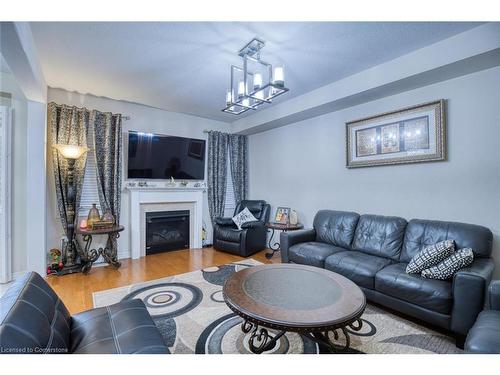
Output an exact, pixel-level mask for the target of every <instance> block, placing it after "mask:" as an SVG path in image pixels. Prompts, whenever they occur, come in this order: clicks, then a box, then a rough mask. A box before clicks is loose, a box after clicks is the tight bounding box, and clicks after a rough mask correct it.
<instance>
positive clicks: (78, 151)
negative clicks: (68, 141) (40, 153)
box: [54, 144, 89, 159]
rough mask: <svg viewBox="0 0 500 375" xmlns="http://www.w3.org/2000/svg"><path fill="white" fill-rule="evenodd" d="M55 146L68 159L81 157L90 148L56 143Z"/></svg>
mask: <svg viewBox="0 0 500 375" xmlns="http://www.w3.org/2000/svg"><path fill="white" fill-rule="evenodd" d="M54 148H55V149H56V150H58V151H59V152H60V153H61V155H62V156H64V157H65V158H66V159H79V158H80V157H81V156H82V155H83V154H84V153H86V152H87V151H88V150H89V149H88V148H87V147H83V146H76V145H65V144H56V145H54Z"/></svg>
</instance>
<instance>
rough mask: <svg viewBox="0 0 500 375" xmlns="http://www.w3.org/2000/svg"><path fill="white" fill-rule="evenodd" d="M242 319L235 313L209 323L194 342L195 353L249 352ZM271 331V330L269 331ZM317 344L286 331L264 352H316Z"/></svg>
mask: <svg viewBox="0 0 500 375" xmlns="http://www.w3.org/2000/svg"><path fill="white" fill-rule="evenodd" d="M242 322H243V320H242V319H241V318H240V317H239V316H237V315H235V314H232V313H231V314H228V315H225V316H223V317H221V318H219V319H217V320H216V321H214V322H213V323H211V324H210V325H209V326H208V327H206V328H205V330H204V331H203V332H202V333H201V335H200V337H199V338H198V341H197V343H196V349H195V353H196V354H251V353H252V352H251V350H250V348H249V346H248V338H249V336H250V334H244V333H242V332H241V323H242ZM271 332H273V331H271ZM319 352H320V351H319V348H318V345H317V344H315V343H314V342H312V341H311V340H308V339H304V338H303V337H302V336H300V335H299V334H296V333H286V334H285V335H283V336H282V337H281V338H280V339H279V340H278V341H277V342H276V345H275V346H274V348H273V349H271V350H269V351H267V352H265V353H266V354H287V353H305V354H318V353H319Z"/></svg>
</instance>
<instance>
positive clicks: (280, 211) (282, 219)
mask: <svg viewBox="0 0 500 375" xmlns="http://www.w3.org/2000/svg"><path fill="white" fill-rule="evenodd" d="M274 222H275V223H280V224H288V223H289V222H290V207H278V208H277V209H276V215H275V216H274Z"/></svg>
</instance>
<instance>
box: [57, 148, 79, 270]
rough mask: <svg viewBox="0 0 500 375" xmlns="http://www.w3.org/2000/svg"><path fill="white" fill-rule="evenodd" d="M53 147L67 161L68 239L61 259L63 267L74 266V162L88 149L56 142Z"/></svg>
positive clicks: (75, 253) (75, 251)
mask: <svg viewBox="0 0 500 375" xmlns="http://www.w3.org/2000/svg"><path fill="white" fill-rule="evenodd" d="M53 147H54V148H55V149H56V150H57V151H59V153H60V154H61V156H63V157H64V158H65V159H66V160H67V161H68V175H67V181H68V182H67V185H66V216H67V225H66V235H67V238H68V241H67V242H66V246H65V248H64V250H63V254H62V259H63V262H64V267H65V268H71V267H75V266H76V255H77V250H76V249H77V247H76V246H77V245H76V244H75V201H76V193H77V192H76V186H75V181H74V173H75V162H76V160H78V159H79V158H80V157H82V156H83V155H84V154H85V153H86V152H87V151H88V149H87V147H83V146H76V145H70V144H56V145H54V146H53Z"/></svg>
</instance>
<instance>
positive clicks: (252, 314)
mask: <svg viewBox="0 0 500 375" xmlns="http://www.w3.org/2000/svg"><path fill="white" fill-rule="evenodd" d="M223 294H224V300H225V301H226V303H227V305H228V306H229V307H230V308H231V309H232V310H233V311H235V312H236V313H237V314H239V315H241V316H243V317H244V318H245V319H249V320H251V321H254V322H257V323H259V324H264V325H268V326H269V327H271V328H273V327H277V328H283V329H287V330H297V331H299V330H301V329H310V328H316V329H320V328H325V329H326V328H329V327H334V326H337V325H342V324H345V323H346V322H349V321H352V320H355V319H357V318H358V317H359V316H361V314H362V313H363V311H364V309H365V306H366V298H365V295H364V293H363V292H362V291H361V289H360V288H359V287H358V286H357V285H356V284H354V283H353V282H352V281H350V280H349V279H347V278H345V277H344V276H342V275H339V274H336V273H334V272H330V271H327V270H324V269H321V268H317V267H312V266H305V265H299V264H273V265H262V266H255V267H250V268H246V269H244V270H241V271H239V272H236V273H234V274H233V275H231V276H230V277H229V278H228V279H227V280H226V283H225V284H224V288H223Z"/></svg>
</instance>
